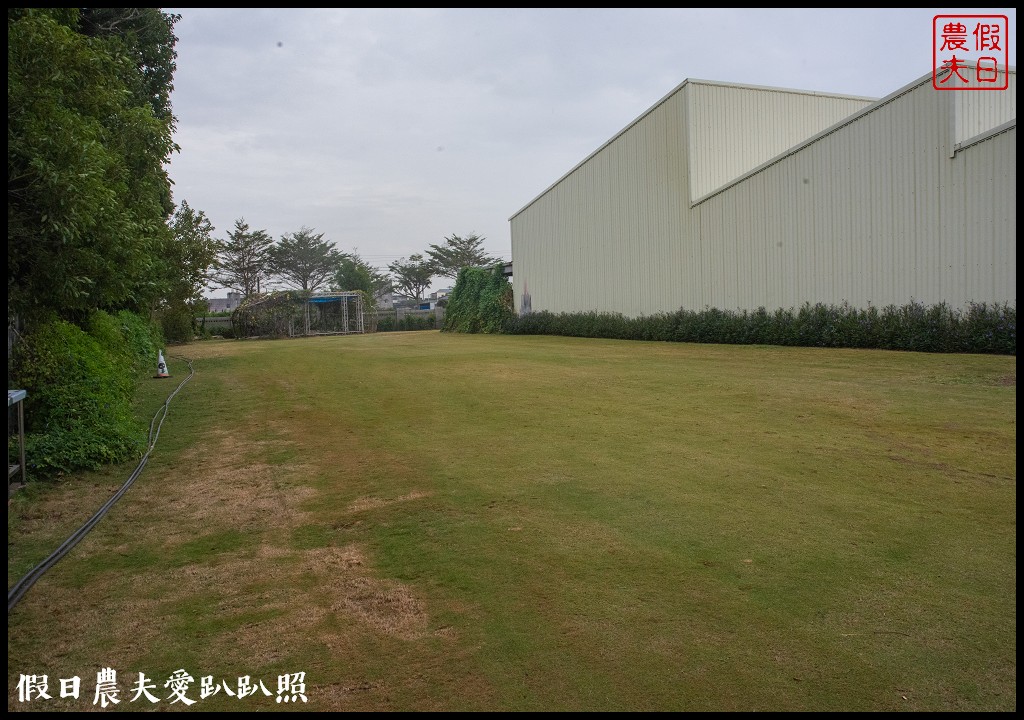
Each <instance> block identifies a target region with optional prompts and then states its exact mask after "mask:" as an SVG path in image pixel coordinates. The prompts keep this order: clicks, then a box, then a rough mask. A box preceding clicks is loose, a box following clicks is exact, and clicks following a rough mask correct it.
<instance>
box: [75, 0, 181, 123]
mask: <svg viewBox="0 0 1024 720" xmlns="http://www.w3.org/2000/svg"><path fill="white" fill-rule="evenodd" d="M179 20H181V15H171V14H169V13H165V12H161V11H160V10H159V9H157V8H81V10H80V17H79V28H80V29H81V32H82V33H83V34H85V35H88V36H90V37H98V38H106V39H110V40H113V41H115V42H117V43H119V45H120V49H121V51H122V52H123V54H124V55H125V56H126V57H127V58H128V59H129V60H130V62H131V63H132V64H133V65H134V66H135V67H136V69H137V70H138V73H137V74H135V75H134V76H133V77H132V82H131V84H130V87H131V90H132V92H133V93H134V95H135V98H136V100H137V101H138V102H139V104H140V105H141V104H146V103H148V104H149V105H150V107H152V108H153V114H154V115H156V117H158V118H161V119H163V120H169V121H171V122H172V123H173V121H174V118H173V116H172V114H171V91H172V90H174V84H173V80H174V71H175V70H176V69H177V65H176V63H175V59H176V58H177V57H178V53H177V52H176V51H175V49H174V48H175V45H176V44H177V42H178V38H177V37H176V36H175V35H174V25H175V23H177V22H178V21H179Z"/></svg>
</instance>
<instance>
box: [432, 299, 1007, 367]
mask: <svg viewBox="0 0 1024 720" xmlns="http://www.w3.org/2000/svg"><path fill="white" fill-rule="evenodd" d="M453 295H454V293H453ZM450 311H451V308H450V307H449V312H450ZM504 331H505V332H507V333H510V334H518V335H568V336H574V337H599V338H615V339H621V340H664V341H675V342H701V343H729V344H737V345H749V344H764V345H798V346H809V347H832V348H878V349H884V350H915V351H919V352H954V353H996V354H1003V355H1016V354H1017V309H1016V308H1014V307H1011V306H1010V305H1008V304H1005V303H1004V304H1002V305H999V304H992V305H989V304H986V303H973V304H971V305H970V306H969V307H968V308H967V309H966V310H964V311H959V310H955V309H953V308H950V307H949V306H948V305H946V304H944V303H940V304H937V305H930V306H926V305H923V304H920V303H911V304H909V305H903V306H901V307H897V306H895V305H890V306H888V307H885V308H882V309H879V308H876V307H871V308H868V309H866V310H865V309H859V308H854V307H851V306H849V305H822V304H820V303H819V304H816V305H811V304H805V305H804V306H803V307H801V308H799V309H787V310H783V309H779V310H776V311H775V312H771V313H770V312H768V311H767V310H765V309H764V308H759V309H758V310H755V311H753V312H748V311H746V310H737V311H728V310H717V309H714V308H709V309H705V310H700V311H692V310H678V311H676V312H673V313H661V314H657V315H649V316H645V317H637V318H628V317H625V316H623V315H620V314H618V313H599V312H591V313H549V312H536V313H529V314H526V315H520V316H518V317H514V318H512V319H511V320H510V321H509V322H507V323H506V324H505V326H504Z"/></svg>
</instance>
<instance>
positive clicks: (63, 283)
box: [7, 9, 175, 320]
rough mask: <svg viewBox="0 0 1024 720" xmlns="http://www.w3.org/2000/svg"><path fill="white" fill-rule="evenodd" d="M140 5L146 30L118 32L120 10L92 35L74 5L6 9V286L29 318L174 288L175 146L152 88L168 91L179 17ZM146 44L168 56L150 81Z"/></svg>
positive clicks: (16, 308) (113, 304)
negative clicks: (171, 162) (168, 262)
mask: <svg viewBox="0 0 1024 720" xmlns="http://www.w3.org/2000/svg"><path fill="white" fill-rule="evenodd" d="M111 12H112V13H113V12H114V11H111ZM139 13H140V14H139V15H138V17H139V18H140V19H141V18H142V17H143V16H144V15H147V14H149V15H150V16H151V18H150V20H151V22H150V23H149V25H147V27H150V35H148V36H145V35H139V34H138V33H137V32H134V31H133V32H132V33H131V34H130V36H127V35H121V34H118V28H119V27H120V28H121V29H127V28H128V25H129V24H128V23H127V22H123V23H122V22H117V21H116V18H115V17H114V15H111V16H110V17H109V18H108V19H107V20H106V21H104V22H103V23H101V25H102V27H104V28H106V30H105V31H104V32H102V33H98V34H96V35H88V34H85V33H83V32H80V31H79V29H78V23H79V13H78V11H76V10H68V9H56V10H49V9H18V10H14V11H11V12H9V14H8V44H7V60H8V70H7V119H8V126H7V127H8V129H7V140H8V146H7V168H8V177H7V179H8V184H7V188H8V203H7V221H8V222H7V287H8V301H9V306H10V308H11V310H12V311H13V312H16V313H18V314H19V315H20V316H21V317H22V319H24V320H30V319H31V318H32V317H33V316H43V315H46V314H47V313H56V314H58V315H59V316H61V317H64V318H68V319H78V320H80V319H81V318H83V317H84V316H85V315H87V314H88V312H89V311H90V310H92V309H94V308H105V309H119V308H122V307H126V308H130V309H134V310H139V311H142V310H146V309H148V308H150V307H151V306H152V304H153V303H154V302H156V301H157V300H158V299H159V298H160V296H161V294H162V292H163V291H164V290H165V289H166V282H165V281H166V266H164V265H163V263H162V262H161V258H162V256H163V252H164V250H165V248H166V246H167V244H168V243H169V241H170V234H171V233H170V230H169V228H168V226H167V224H166V222H165V220H166V219H167V217H168V216H169V214H170V212H171V210H172V209H173V205H172V203H171V194H170V182H169V179H168V177H167V173H166V171H165V168H164V166H165V163H166V162H167V161H168V159H169V158H170V155H171V153H172V151H173V150H174V148H175V145H174V143H173V141H172V132H173V118H172V117H171V116H170V114H169V112H166V100H165V99H163V98H162V96H160V97H157V96H154V92H156V86H157V85H159V86H160V87H162V90H161V91H160V92H162V93H164V94H167V93H169V92H170V76H169V74H170V73H171V72H173V44H174V41H175V38H174V35H173V32H172V29H173V24H174V20H175V18H174V16H168V15H164V14H162V13H160V12H159V11H158V10H154V9H148V10H144V11H139ZM154 13H155V14H156V15H153V14H154ZM157 36H159V37H157ZM147 43H150V44H152V43H156V44H158V45H159V49H156V50H155V51H154V53H155V54H154V55H153V58H156V57H157V56H159V57H162V58H163V63H162V66H161V68H162V69H161V70H160V72H158V73H157V74H156V75H153V76H151V77H149V78H146V77H145V71H144V67H143V66H144V65H145V63H146V62H147V60H146V58H147V57H149V56H150V54H149V53H146V52H143V51H142V50H140V49H139V48H141V47H143V46H146V44H147ZM168 53H170V55H168ZM154 62H155V59H154ZM139 63H142V64H143V66H140V64H139ZM161 83H162V85H161ZM159 94H160V93H157V95H159ZM154 107H159V108H164V110H163V111H161V114H159V115H158V114H157V112H156V111H155V110H154Z"/></svg>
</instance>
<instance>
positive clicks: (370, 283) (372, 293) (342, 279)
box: [331, 252, 391, 310]
mask: <svg viewBox="0 0 1024 720" xmlns="http://www.w3.org/2000/svg"><path fill="white" fill-rule="evenodd" d="M331 289H332V290H338V291H341V292H352V291H355V290H359V291H361V292H362V293H363V297H364V302H365V303H366V306H367V309H369V310H373V309H375V308H376V307H377V296H378V295H379V294H381V293H384V292H388V291H390V290H391V278H389V277H388V276H387V275H386V274H384V273H382V272H380V271H379V270H377V268H375V267H373V266H372V265H370V264H369V263H368V262H366V261H365V260H363V259H362V258H361V257H360V256H359V253H356V252H352V253H342V254H341V259H340V260H339V261H338V266H337V270H335V272H334V277H333V278H331Z"/></svg>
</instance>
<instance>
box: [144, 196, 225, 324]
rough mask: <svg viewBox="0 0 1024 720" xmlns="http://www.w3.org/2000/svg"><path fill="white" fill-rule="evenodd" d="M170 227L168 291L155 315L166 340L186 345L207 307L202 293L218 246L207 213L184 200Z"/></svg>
mask: <svg viewBox="0 0 1024 720" xmlns="http://www.w3.org/2000/svg"><path fill="white" fill-rule="evenodd" d="M170 228H171V239H170V242H169V243H168V245H167V248H166V250H165V252H164V257H163V260H164V265H165V267H166V268H167V279H166V288H167V289H166V292H165V293H164V298H163V300H162V301H161V303H160V306H159V307H158V309H157V315H158V317H159V319H160V325H161V327H162V328H163V333H164V337H165V338H167V339H168V340H169V341H171V342H188V341H190V340H192V339H193V338H194V337H195V336H196V333H197V332H198V330H199V328H198V326H197V324H196V320H195V318H196V315H198V314H199V313H201V312H203V311H204V310H205V309H206V307H207V301H206V298H205V297H203V291H204V289H205V284H206V281H207V279H208V278H209V269H210V267H211V266H212V265H213V264H214V262H215V261H216V257H217V248H218V243H217V241H216V240H215V239H214V237H213V224H212V223H210V221H209V219H208V218H207V217H206V214H205V213H203V211H202V210H198V211H197V210H193V209H192V207H191V206H189V204H188V203H187V202H186V201H184V200H183V201H182V202H181V205H179V206H178V209H177V210H176V211H175V213H174V216H173V217H172V218H171V221H170Z"/></svg>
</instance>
